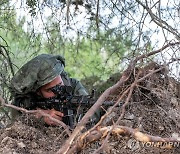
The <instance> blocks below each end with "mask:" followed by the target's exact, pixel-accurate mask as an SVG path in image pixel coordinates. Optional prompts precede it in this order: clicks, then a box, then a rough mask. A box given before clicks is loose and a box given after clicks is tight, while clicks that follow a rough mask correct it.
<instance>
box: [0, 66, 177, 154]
mask: <svg viewBox="0 0 180 154" xmlns="http://www.w3.org/2000/svg"><path fill="white" fill-rule="evenodd" d="M159 67H160V66H159V65H157V64H150V65H148V66H146V67H144V68H136V69H135V70H134V74H132V75H131V76H130V78H129V80H128V81H127V82H126V83H125V84H123V85H122V86H121V87H119V89H118V91H116V92H115V93H113V94H112V95H111V96H109V97H108V100H113V101H116V100H117V99H118V98H119V96H121V95H122V92H123V91H125V90H126V89H127V88H128V87H130V85H131V84H132V83H133V81H134V80H135V76H136V75H137V72H139V71H141V74H140V77H143V76H145V75H147V74H148V73H149V72H152V71H154V70H156V69H158V68H159ZM118 78H119V77H118ZM113 80H114V78H113ZM117 80H118V79H117ZM108 82H109V81H108ZM108 84H109V83H108ZM101 86H102V87H103V85H101ZM127 97H128V94H127V96H126V98H127ZM125 102H126V99H122V100H121V101H120V105H119V106H118V107H115V109H114V110H113V112H112V113H111V114H110V115H108V116H107V117H106V118H105V120H104V121H103V122H102V123H101V125H102V126H105V127H108V126H113V124H114V123H115V122H116V121H117V119H118V118H119V117H120V116H121V114H122V110H121V108H122V105H121V104H124V103H125ZM25 117H26V118H25V119H26V120H24V118H21V120H18V121H17V122H15V123H14V124H13V125H12V126H11V127H9V128H5V129H1V130H0V133H1V135H0V143H1V144H0V153H4V154H5V153H6V154H7V153H9V154H10V153H22V154H24V153H48V154H49V153H55V152H57V151H58V150H59V149H60V148H61V147H62V144H63V143H64V142H65V140H66V136H67V135H66V133H65V132H64V130H63V128H61V127H58V128H57V127H46V126H44V125H42V124H41V123H39V122H37V121H36V120H35V119H33V118H32V117H30V118H27V116H25ZM22 119H23V120H22ZM119 125H120V126H126V127H128V128H133V129H137V130H138V131H140V132H143V133H145V134H149V135H152V136H156V137H162V138H170V137H174V138H176V139H179V137H180V134H179V132H180V83H179V82H177V81H175V80H174V79H173V78H171V77H169V76H168V75H167V72H166V70H161V71H158V72H157V73H154V74H152V75H151V76H149V77H147V78H146V79H145V80H143V81H141V82H139V83H138V84H137V86H136V87H135V88H134V90H133V92H132V95H131V98H130V99H129V102H128V104H127V105H126V106H125V113H124V116H123V118H122V119H121V120H120V123H119ZM105 137H106V136H104V137H101V138H100V139H98V140H94V142H92V143H91V144H88V145H87V146H86V147H85V148H82V149H83V150H81V153H82V154H87V153H93V152H94V151H96V150H97V149H98V148H100V147H101V146H102V144H103V143H104V138H105ZM171 143H172V142H140V141H137V140H135V139H134V137H133V136H132V134H130V135H127V134H125V135H118V134H112V133H111V134H110V136H109V138H108V139H107V143H106V144H105V146H103V148H102V149H101V150H99V153H113V154H116V153H117V154H124V153H127V154H130V153H138V154H144V153H153V154H159V153H163V154H170V153H173V154H178V153H180V151H179V149H180V142H174V143H172V144H173V145H172V146H171V149H167V146H168V145H169V144H171Z"/></svg>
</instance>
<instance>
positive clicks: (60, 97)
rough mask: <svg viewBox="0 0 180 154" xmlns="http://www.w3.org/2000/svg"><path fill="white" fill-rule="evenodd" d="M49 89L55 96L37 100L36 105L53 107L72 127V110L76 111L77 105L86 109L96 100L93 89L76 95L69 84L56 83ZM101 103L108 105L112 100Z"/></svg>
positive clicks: (44, 107)
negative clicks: (87, 92)
mask: <svg viewBox="0 0 180 154" xmlns="http://www.w3.org/2000/svg"><path fill="white" fill-rule="evenodd" d="M51 91H52V92H53V93H54V94H56V96H55V97H52V98H48V99H47V98H46V99H44V100H43V101H38V102H37V106H38V107H39V108H43V109H55V110H57V111H60V112H62V113H64V117H63V122H64V123H66V124H67V125H69V126H70V128H73V127H74V122H75V116H74V112H76V111H77V109H78V108H79V107H83V109H85V110H87V109H89V108H90V107H91V106H92V105H93V104H94V103H95V102H96V100H95V98H94V95H95V91H94V90H93V91H92V94H91V95H85V96H83V95H80V96H76V95H72V87H71V86H60V85H56V86H55V87H53V88H51ZM102 105H104V106H105V107H108V106H112V105H114V102H110V101H107V102H104V103H103V104H102ZM83 113H84V112H83ZM81 116H82V115H81ZM79 118H80V117H79ZM78 121H79V119H78Z"/></svg>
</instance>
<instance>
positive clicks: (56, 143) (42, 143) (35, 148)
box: [0, 115, 66, 154]
mask: <svg viewBox="0 0 180 154" xmlns="http://www.w3.org/2000/svg"><path fill="white" fill-rule="evenodd" d="M0 133H1V136H0V141H1V144H0V153H2V154H7V153H9V154H10V153H23V154H25V153H26V154H27V153H33V154H39V153H44V154H45V153H48V154H49V153H55V152H56V151H57V150H58V149H59V148H60V147H61V144H62V141H63V140H65V137H66V134H65V133H63V129H62V128H61V127H46V126H44V125H42V124H41V123H39V121H37V120H36V119H34V118H33V117H32V116H29V117H27V115H26V116H25V115H23V116H22V117H20V119H18V120H17V121H16V122H15V123H14V124H13V125H12V126H10V127H8V128H5V129H2V130H0Z"/></svg>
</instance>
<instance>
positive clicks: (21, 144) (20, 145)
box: [17, 142, 26, 148]
mask: <svg viewBox="0 0 180 154" xmlns="http://www.w3.org/2000/svg"><path fill="white" fill-rule="evenodd" d="M17 145H18V147H20V148H25V147H26V145H25V144H24V143H23V142H19V143H17Z"/></svg>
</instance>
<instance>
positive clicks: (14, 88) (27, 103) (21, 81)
mask: <svg viewBox="0 0 180 154" xmlns="http://www.w3.org/2000/svg"><path fill="white" fill-rule="evenodd" d="M64 67H65V59H64V58H63V57H61V56H59V55H57V56H53V55H50V54H42V55H39V56H37V57H35V58H34V59H32V60H30V61H29V62H28V63H26V64H25V65H24V66H22V68H20V69H19V71H18V72H17V73H16V75H15V76H14V77H13V78H12V80H11V85H10V91H11V93H12V96H13V98H14V100H13V103H12V104H13V105H16V106H19V107H23V108H26V109H35V108H36V106H33V105H32V104H34V103H32V102H33V101H34V100H35V98H36V97H38V96H37V94H36V91H37V89H38V88H40V87H41V86H43V85H45V84H47V83H49V82H51V81H52V80H53V79H55V78H56V77H57V76H58V75H61V78H62V80H63V82H64V84H65V85H68V86H69V85H70V86H72V88H73V94H74V95H88V93H87V91H86V90H85V88H84V87H83V86H82V84H81V83H80V81H78V80H76V79H73V78H69V77H68V76H67V73H66V72H65V71H64ZM17 114H18V112H17V111H15V110H13V111H12V117H13V118H14V117H15V116H16V115H17Z"/></svg>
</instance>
